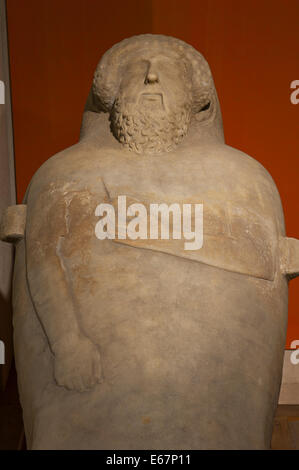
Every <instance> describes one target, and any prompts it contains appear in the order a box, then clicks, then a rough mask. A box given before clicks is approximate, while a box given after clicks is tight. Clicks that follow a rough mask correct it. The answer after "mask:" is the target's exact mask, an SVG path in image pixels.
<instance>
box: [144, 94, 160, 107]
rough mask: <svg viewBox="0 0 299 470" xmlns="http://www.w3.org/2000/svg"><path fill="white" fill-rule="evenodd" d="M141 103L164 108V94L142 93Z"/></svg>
mask: <svg viewBox="0 0 299 470" xmlns="http://www.w3.org/2000/svg"><path fill="white" fill-rule="evenodd" d="M140 101H141V102H142V103H149V104H153V105H160V106H162V107H163V95H162V93H142V94H141V95H140Z"/></svg>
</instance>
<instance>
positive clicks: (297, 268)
mask: <svg viewBox="0 0 299 470" xmlns="http://www.w3.org/2000/svg"><path fill="white" fill-rule="evenodd" d="M279 247H280V269H281V272H282V273H283V274H285V275H286V276H287V278H288V279H294V278H295V277H297V276H299V240H297V239H296V238H288V237H284V238H281V239H280V243H279Z"/></svg>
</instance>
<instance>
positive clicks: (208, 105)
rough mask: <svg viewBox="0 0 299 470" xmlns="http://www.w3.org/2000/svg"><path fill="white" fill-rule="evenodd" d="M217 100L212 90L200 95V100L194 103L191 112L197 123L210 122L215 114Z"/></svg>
mask: <svg viewBox="0 0 299 470" xmlns="http://www.w3.org/2000/svg"><path fill="white" fill-rule="evenodd" d="M216 107H217V100H216V95H215V93H214V91H213V90H209V91H205V92H203V93H201V95H200V98H199V99H198V100H197V101H196V103H195V105H194V107H193V112H194V113H195V119H196V121H197V122H202V123H205V122H210V121H211V120H212V119H213V117H214V116H215V113H216Z"/></svg>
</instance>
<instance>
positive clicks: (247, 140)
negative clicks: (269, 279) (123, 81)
mask: <svg viewBox="0 0 299 470" xmlns="http://www.w3.org/2000/svg"><path fill="white" fill-rule="evenodd" d="M7 17H8V34H9V47H10V66H11V88H12V105H13V123H14V137H15V159H16V178H17V191H18V201H19V202H21V200H22V198H23V196H24V193H25V190H26V187H27V185H28V183H29V181H30V178H31V177H32V175H33V174H34V172H35V171H36V170H37V169H38V168H39V167H40V165H41V164H42V163H43V162H44V161H45V160H46V159H48V158H49V157H50V156H52V155H53V154H55V153H56V152H57V151H59V150H62V149H63V148H65V147H68V146H70V145H72V144H74V143H75V142H76V141H77V140H78V137H79V129H80V123H81V116H82V111H83V108H84V104H85V100H86V97H87V94H88V91H89V87H90V84H91V80H92V75H93V72H94V69H95V66H96V64H97V62H98V60H99V59H100V57H101V55H102V54H103V53H104V52H105V50H106V49H107V48H109V47H110V46H112V45H113V44H114V43H115V42H117V41H120V40H121V39H123V38H125V37H129V36H132V35H134V34H141V33H149V32H152V33H157V34H168V35H172V36H175V37H178V38H181V39H183V40H184V41H186V42H188V43H190V44H192V45H193V46H194V47H195V48H196V49H198V50H199V51H200V52H202V53H203V54H204V56H205V57H206V58H207V60H208V62H209V64H210V66H211V69H212V73H213V76H214V80H215V84H216V88H217V91H218V95H219V98H220V103H221V108H222V114H223V122H224V131H225V137H226V142H227V143H228V144H229V145H231V146H233V147H236V148H239V149H241V150H243V151H244V152H246V153H248V154H249V155H251V156H253V157H254V158H256V159H257V160H258V161H260V162H261V163H262V164H263V165H264V166H265V167H266V168H267V170H268V171H269V172H270V174H271V175H272V177H273V178H274V180H275V182H276V185H277V187H278V190H279V192H280V195H281V199H282V203H283V207H284V212H285V220H286V228H287V235H288V236H290V237H292V236H293V237H297V238H299V218H298V209H297V202H298V183H299V140H298V136H299V128H298V123H299V119H298V118H299V104H298V105H293V104H292V103H291V101H290V94H291V90H290V83H291V82H292V81H293V80H299V60H298V58H299V27H298V18H299V1H298V0H250V2H248V1H240V0H126V2H123V1H122V0H114V1H113V2H106V1H101V0H8V1H7ZM298 287H299V278H298V279H297V280H293V281H292V282H291V283H290V290H289V328H288V335H287V344H286V346H287V347H289V346H290V342H291V341H292V340H294V339H299V307H298V305H299V289H298Z"/></svg>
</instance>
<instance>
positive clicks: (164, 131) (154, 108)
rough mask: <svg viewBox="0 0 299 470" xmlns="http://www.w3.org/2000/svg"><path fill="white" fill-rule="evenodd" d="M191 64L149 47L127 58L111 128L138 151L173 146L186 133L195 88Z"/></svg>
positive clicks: (156, 151) (127, 145)
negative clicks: (151, 51)
mask: <svg viewBox="0 0 299 470" xmlns="http://www.w3.org/2000/svg"><path fill="white" fill-rule="evenodd" d="M187 67H188V65H187V64H186V63H184V62H182V60H179V59H178V58H175V57H169V56H166V55H163V54H162V53H161V54H159V55H157V54H155V56H154V57H153V56H150V54H147V53H146V51H145V52H144V53H142V52H141V53H140V54H139V58H136V56H135V57H134V59H132V60H128V61H127V63H126V65H124V66H123V67H122V69H121V71H120V76H121V79H120V84H119V89H118V94H117V96H116V98H115V101H114V104H113V107H112V109H111V112H110V121H111V130H112V132H113V134H114V136H115V137H116V138H117V140H118V141H119V142H121V143H122V144H123V145H124V146H126V147H127V148H128V149H130V150H132V151H134V152H136V153H145V154H158V153H162V152H169V151H170V150H173V149H174V148H175V147H176V145H177V144H178V143H179V142H180V141H181V140H182V139H183V137H184V136H185V135H186V134H187V131H188V126H189V123H190V120H191V109H192V92H191V83H190V75H189V74H188V70H187Z"/></svg>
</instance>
